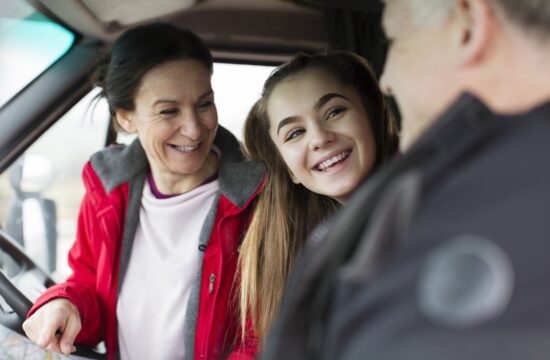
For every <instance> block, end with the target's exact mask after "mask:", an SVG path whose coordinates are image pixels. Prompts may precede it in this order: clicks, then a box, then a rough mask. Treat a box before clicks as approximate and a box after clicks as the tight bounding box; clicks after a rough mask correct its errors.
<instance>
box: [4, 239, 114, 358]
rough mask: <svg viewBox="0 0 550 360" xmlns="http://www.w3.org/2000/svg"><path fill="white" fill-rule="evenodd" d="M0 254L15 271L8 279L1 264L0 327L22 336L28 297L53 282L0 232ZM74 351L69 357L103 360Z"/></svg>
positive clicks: (92, 352) (100, 355) (97, 355)
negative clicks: (11, 263) (13, 265)
mask: <svg viewBox="0 0 550 360" xmlns="http://www.w3.org/2000/svg"><path fill="white" fill-rule="evenodd" d="M0 254H2V259H3V260H6V261H12V262H15V263H16V265H17V270H18V271H17V272H16V273H15V274H13V275H11V274H10V277H8V276H7V275H6V274H5V273H4V269H2V266H1V265H2V264H1V263H0V323H1V324H2V325H4V326H7V327H8V328H10V329H12V330H15V331H17V332H18V333H20V334H23V335H24V332H23V328H22V327H21V324H23V321H25V319H26V318H27V314H28V313H29V311H30V309H31V307H32V302H31V300H29V297H28V296H32V295H36V296H38V295H39V294H41V293H42V292H43V291H44V290H45V289H46V288H48V287H50V286H52V285H54V284H55V282H54V281H53V280H52V279H51V278H50V277H49V276H48V274H47V273H46V272H45V271H44V270H42V269H41V268H40V267H39V266H38V265H36V263H35V262H34V261H33V260H32V259H31V258H29V257H28V256H27V254H25V252H24V251H23V249H22V248H21V246H20V245H19V244H18V243H17V242H16V241H15V239H13V238H12V237H11V236H10V235H9V234H8V233H7V232H5V231H4V230H2V229H0ZM6 255H7V256H9V258H7V256H6ZM21 289H22V290H21ZM26 294H27V295H26ZM2 298H3V299H2ZM6 305H8V306H6ZM75 347H76V348H77V350H76V352H74V353H73V354H72V355H77V356H81V357H86V358H91V359H105V358H106V356H105V354H103V353H98V352H97V351H96V350H94V349H91V348H89V347H86V346H83V345H78V344H75Z"/></svg>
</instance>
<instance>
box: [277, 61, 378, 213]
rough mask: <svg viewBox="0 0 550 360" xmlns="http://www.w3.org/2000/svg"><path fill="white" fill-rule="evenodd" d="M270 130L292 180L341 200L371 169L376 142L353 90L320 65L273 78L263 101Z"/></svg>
mask: <svg viewBox="0 0 550 360" xmlns="http://www.w3.org/2000/svg"><path fill="white" fill-rule="evenodd" d="M267 113H268V116H269V123H270V130H269V133H270V136H271V138H272V139H273V142H274V143H275V146H276V147H277V148H278V149H279V151H280V153H281V156H282V158H283V160H284V161H285V163H286V165H287V166H288V169H289V171H290V172H291V176H292V178H293V180H294V182H295V183H301V184H302V185H304V186H305V187H306V188H308V189H309V190H311V191H313V192H315V193H318V194H322V195H327V196H330V197H331V198H333V199H335V200H337V201H339V202H345V200H346V199H347V197H348V196H349V195H350V194H351V193H352V192H353V191H354V190H355V189H356V188H357V187H358V186H359V184H360V183H361V182H362V181H363V180H364V179H365V178H366V176H367V175H368V173H369V172H370V170H371V169H372V167H373V165H374V163H375V159H376V144H375V140H374V135H373V132H372V127H371V125H370V121H369V118H368V115H367V112H366V110H365V108H364V107H363V105H362V103H361V98H360V96H359V94H358V93H357V91H356V90H355V89H354V88H353V87H351V86H346V85H343V84H341V83H340V82H339V81H337V80H336V79H335V78H334V77H333V76H331V75H329V74H328V73H326V72H324V71H321V70H304V71H302V72H300V73H298V74H296V75H293V76H291V77H290V78H288V79H286V80H284V81H282V82H281V83H280V84H278V85H277V86H276V87H275V88H274V89H273V92H272V93H271V95H270V97H269V99H268V103H267Z"/></svg>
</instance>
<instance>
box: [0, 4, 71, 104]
mask: <svg viewBox="0 0 550 360" xmlns="http://www.w3.org/2000/svg"><path fill="white" fill-rule="evenodd" d="M74 39H75V36H74V34H73V33H71V32H70V31H68V30H66V29H65V28H63V27H62V26H60V25H58V24H56V23H54V22H52V21H50V20H48V19H47V18H46V17H45V16H44V15H42V14H40V13H37V12H36V11H35V10H34V9H33V8H32V7H30V6H29V5H28V4H27V3H26V2H25V1H20V0H2V6H1V7H0V79H2V86H0V108H1V107H3V106H4V104H6V103H7V102H8V101H9V100H10V99H11V98H12V97H14V96H15V95H16V94H17V93H19V92H20V91H21V90H22V89H23V88H25V86H27V85H28V84H29V83H30V82H32V81H33V79H35V78H36V77H38V76H39V75H40V74H41V73H42V72H43V71H44V70H46V69H47V68H48V67H49V66H50V65H52V64H53V63H54V62H55V61H57V60H58V59H59V58H60V57H61V56H63V54H65V53H66V52H67V50H69V48H70V47H71V45H72V44H73V42H74Z"/></svg>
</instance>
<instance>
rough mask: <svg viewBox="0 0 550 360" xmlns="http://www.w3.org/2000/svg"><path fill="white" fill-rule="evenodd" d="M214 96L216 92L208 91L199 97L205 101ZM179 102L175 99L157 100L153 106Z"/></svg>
mask: <svg viewBox="0 0 550 360" xmlns="http://www.w3.org/2000/svg"><path fill="white" fill-rule="evenodd" d="M213 94H214V91H213V90H211V89H210V90H208V91H207V92H205V93H204V94H202V95H201V96H199V99H203V98H205V97H207V96H210V95H213ZM178 103H179V101H177V100H174V99H157V100H155V102H154V103H153V105H152V106H156V105H158V104H178Z"/></svg>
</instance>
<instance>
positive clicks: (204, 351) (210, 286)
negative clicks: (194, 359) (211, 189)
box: [201, 216, 226, 359]
mask: <svg viewBox="0 0 550 360" xmlns="http://www.w3.org/2000/svg"><path fill="white" fill-rule="evenodd" d="M225 218H226V217H225V216H224V217H223V218H221V219H220V223H219V226H217V229H216V230H217V231H218V234H217V235H218V241H221V239H220V234H219V229H221V228H222V227H223V226H222V225H223V222H224V220H225ZM220 253H221V254H222V255H221V256H220V262H219V263H218V269H217V272H218V274H217V276H216V274H214V273H211V274H210V279H209V283H208V296H214V297H213V298H211V299H210V304H209V305H210V309H209V310H210V311H209V319H208V329H207V332H206V334H205V335H206V336H204V341H203V343H202V354H201V358H203V359H208V340H209V339H210V332H211V331H212V323H213V321H214V310H215V309H216V306H215V304H216V295H215V294H214V290H215V284H216V278H217V279H218V284H220V283H221V277H222V265H223V252H220Z"/></svg>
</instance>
